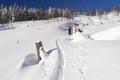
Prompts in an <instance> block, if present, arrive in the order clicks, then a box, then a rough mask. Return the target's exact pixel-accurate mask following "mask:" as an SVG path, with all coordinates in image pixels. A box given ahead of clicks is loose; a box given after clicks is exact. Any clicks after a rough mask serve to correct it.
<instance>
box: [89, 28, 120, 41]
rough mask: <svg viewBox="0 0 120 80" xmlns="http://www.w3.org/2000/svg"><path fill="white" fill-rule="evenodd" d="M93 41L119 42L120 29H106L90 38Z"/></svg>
mask: <svg viewBox="0 0 120 80" xmlns="http://www.w3.org/2000/svg"><path fill="white" fill-rule="evenodd" d="M91 38H93V39H94V40H120V27H115V28H112V29H108V30H105V31H102V32H99V33H96V34H94V35H92V36H91Z"/></svg>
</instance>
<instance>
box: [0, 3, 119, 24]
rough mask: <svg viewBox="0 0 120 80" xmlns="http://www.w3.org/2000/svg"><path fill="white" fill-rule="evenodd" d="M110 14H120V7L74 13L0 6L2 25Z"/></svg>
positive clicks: (54, 9) (68, 9)
mask: <svg viewBox="0 0 120 80" xmlns="http://www.w3.org/2000/svg"><path fill="white" fill-rule="evenodd" d="M109 12H114V14H115V15H119V14H120V7H113V8H112V9H108V10H106V11H101V10H93V11H91V12H84V11H76V12H73V10H72V9H70V8H64V9H60V8H52V7H49V8H48V9H43V8H28V7H26V6H25V7H18V6H16V5H11V6H9V7H8V6H3V5H1V6H0V23H1V24H4V23H10V22H16V21H30V20H48V19H51V18H56V17H65V18H68V19H70V18H71V17H74V16H77V15H87V16H96V15H98V16H101V15H103V14H105V15H107V13H109Z"/></svg>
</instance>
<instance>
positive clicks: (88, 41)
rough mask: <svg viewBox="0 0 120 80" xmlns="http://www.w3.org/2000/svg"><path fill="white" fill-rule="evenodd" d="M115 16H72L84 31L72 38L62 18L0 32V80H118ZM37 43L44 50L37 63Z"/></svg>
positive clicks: (15, 25)
mask: <svg viewBox="0 0 120 80" xmlns="http://www.w3.org/2000/svg"><path fill="white" fill-rule="evenodd" d="M118 17H120V16H114V15H113V13H110V14H108V15H107V16H103V17H102V18H100V17H98V16H94V17H91V16H82V15H81V16H78V17H75V20H73V21H72V22H74V23H77V24H79V26H77V27H76V28H82V29H83V31H84V32H83V33H80V32H77V33H76V34H74V35H72V36H71V35H68V34H67V26H68V25H69V24H71V23H72V22H71V21H67V20H65V19H64V20H63V21H62V22H61V21H58V20H49V21H46V20H45V21H26V22H15V23H13V24H12V29H6V28H5V29H3V30H1V31H0V38H1V39H0V45H1V46H0V63H1V65H0V80H101V79H102V80H114V79H115V80H119V79H120V77H119V74H120V68H119V67H120V64H119V59H120V54H119V52H120V41H119V39H120V37H119V34H120V31H119V30H120V27H119V25H120V22H119V18H118ZM7 26H8V27H9V26H11V25H10V24H9V25H7ZM37 41H42V42H43V46H44V48H45V50H46V52H43V53H42V54H41V56H42V60H41V61H40V63H39V64H36V62H37V57H36V47H35V43H36V42H37Z"/></svg>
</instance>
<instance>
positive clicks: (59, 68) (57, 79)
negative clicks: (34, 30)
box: [50, 39, 64, 80]
mask: <svg viewBox="0 0 120 80" xmlns="http://www.w3.org/2000/svg"><path fill="white" fill-rule="evenodd" d="M56 46H57V49H58V60H57V62H56V66H55V68H54V69H53V70H54V71H53V73H52V76H51V79H50V80H62V75H63V66H64V61H63V52H62V49H61V47H60V45H59V39H57V40H56Z"/></svg>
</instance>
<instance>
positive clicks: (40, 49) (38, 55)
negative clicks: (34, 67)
mask: <svg viewBox="0 0 120 80" xmlns="http://www.w3.org/2000/svg"><path fill="white" fill-rule="evenodd" d="M35 44H36V50H37V57H38V63H39V61H40V60H41V59H42V58H41V55H40V52H42V51H43V50H44V48H43V44H42V41H39V42H37V43H35Z"/></svg>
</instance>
